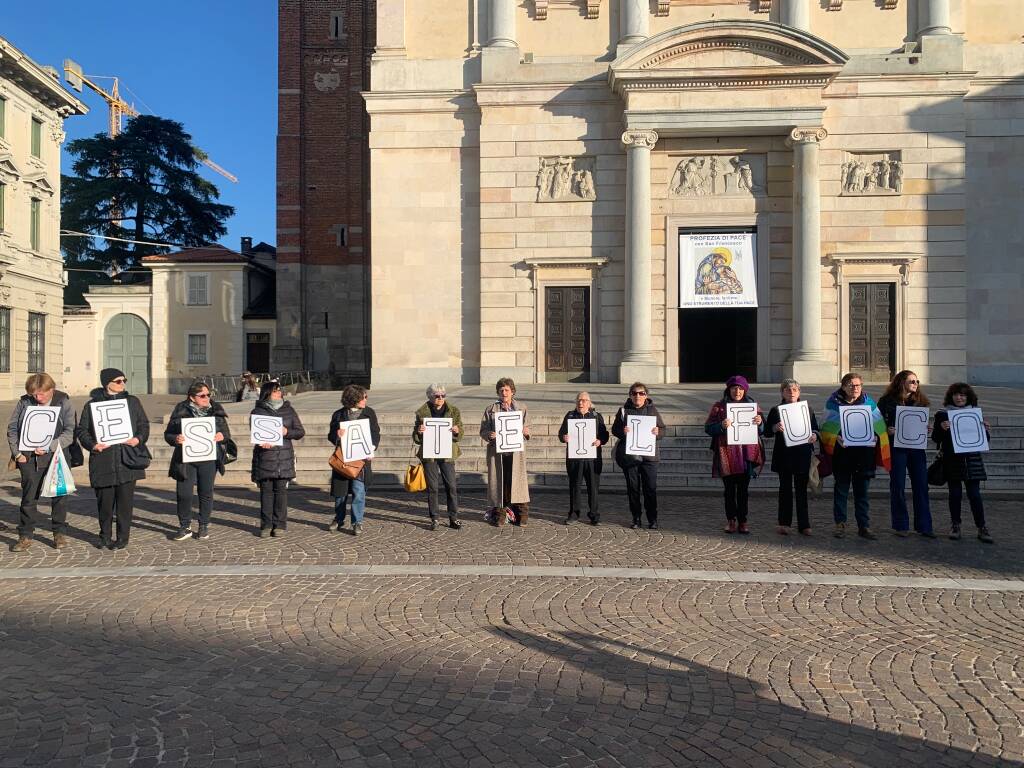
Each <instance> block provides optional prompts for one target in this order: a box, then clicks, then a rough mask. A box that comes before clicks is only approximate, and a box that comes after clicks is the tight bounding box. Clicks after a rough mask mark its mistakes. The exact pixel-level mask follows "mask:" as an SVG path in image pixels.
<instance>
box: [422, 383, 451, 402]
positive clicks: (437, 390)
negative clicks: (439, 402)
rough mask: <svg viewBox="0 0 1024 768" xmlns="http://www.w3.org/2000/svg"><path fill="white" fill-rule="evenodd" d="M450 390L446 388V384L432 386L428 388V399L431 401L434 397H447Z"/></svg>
mask: <svg viewBox="0 0 1024 768" xmlns="http://www.w3.org/2000/svg"><path fill="white" fill-rule="evenodd" d="M447 394H448V390H446V389H445V388H444V384H431V385H430V386H429V387H427V399H428V400H429V399H430V398H432V397H433V396H434V395H447Z"/></svg>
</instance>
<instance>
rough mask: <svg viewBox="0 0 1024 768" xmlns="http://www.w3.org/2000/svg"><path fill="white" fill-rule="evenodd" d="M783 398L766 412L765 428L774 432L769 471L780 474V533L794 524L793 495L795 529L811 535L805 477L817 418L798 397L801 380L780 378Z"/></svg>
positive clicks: (809, 470)
mask: <svg viewBox="0 0 1024 768" xmlns="http://www.w3.org/2000/svg"><path fill="white" fill-rule="evenodd" d="M779 389H780V391H781V393H782V402H781V403H780V404H779V405H776V406H775V407H774V408H772V409H771V410H770V411H769V412H768V419H767V421H766V422H765V431H766V432H767V433H768V434H770V435H775V446H774V448H772V472H775V473H776V474H777V475H778V476H779V528H778V530H779V533H780V534H781V535H783V536H786V535H788V534H789V529H790V527H791V526H792V525H793V498H794V497H796V525H797V530H798V531H800V533H802V534H803V535H804V536H810V535H811V519H810V517H809V516H808V514H807V479H808V476H809V475H810V473H811V457H813V456H814V444H815V443H816V442H818V419H817V417H816V416H815V415H814V411H812V410H811V408H810V406H809V405H808V403H807V401H806V400H801V399H800V383H799V382H798V381H797V380H796V379H783V380H782V386H781V387H780V388H779Z"/></svg>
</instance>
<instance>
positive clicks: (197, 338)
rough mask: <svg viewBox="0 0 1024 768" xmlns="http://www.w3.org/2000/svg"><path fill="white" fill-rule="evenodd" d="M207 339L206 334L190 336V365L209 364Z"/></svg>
mask: <svg viewBox="0 0 1024 768" xmlns="http://www.w3.org/2000/svg"><path fill="white" fill-rule="evenodd" d="M206 341H207V337H206V334H205V333H190V334H189V335H188V364H189V365H206V364H207V362H208V358H207V354H206V349H207V344H206Z"/></svg>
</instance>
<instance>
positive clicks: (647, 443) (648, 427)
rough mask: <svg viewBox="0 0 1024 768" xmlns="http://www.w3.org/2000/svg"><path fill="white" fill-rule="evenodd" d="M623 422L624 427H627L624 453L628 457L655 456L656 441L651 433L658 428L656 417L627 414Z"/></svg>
mask: <svg viewBox="0 0 1024 768" xmlns="http://www.w3.org/2000/svg"><path fill="white" fill-rule="evenodd" d="M625 420H626V424H625V425H626V426H627V427H629V432H627V433H626V453H627V454H629V455H630V456H655V455H657V450H658V441H657V439H656V438H655V436H654V432H653V430H654V428H655V427H657V426H658V419H657V417H655V416H634V415H633V414H627V415H626V417H625Z"/></svg>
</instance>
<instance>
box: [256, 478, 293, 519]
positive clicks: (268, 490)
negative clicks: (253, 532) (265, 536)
mask: <svg viewBox="0 0 1024 768" xmlns="http://www.w3.org/2000/svg"><path fill="white" fill-rule="evenodd" d="M265 528H271V529H273V528H280V529H281V530H282V531H284V530H287V528H288V480H287V479H286V478H283V477H275V478H271V479H269V480H260V530H263V529H265Z"/></svg>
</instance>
